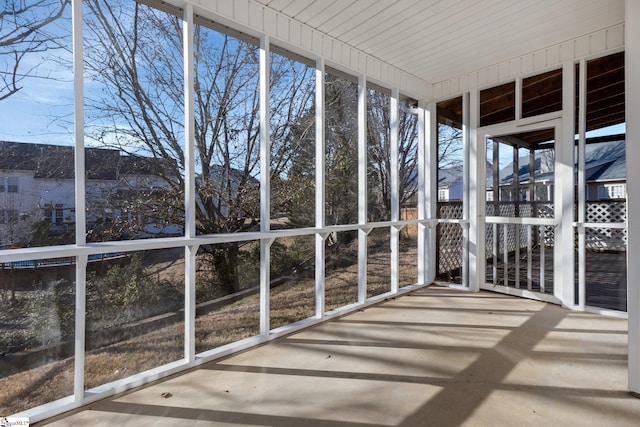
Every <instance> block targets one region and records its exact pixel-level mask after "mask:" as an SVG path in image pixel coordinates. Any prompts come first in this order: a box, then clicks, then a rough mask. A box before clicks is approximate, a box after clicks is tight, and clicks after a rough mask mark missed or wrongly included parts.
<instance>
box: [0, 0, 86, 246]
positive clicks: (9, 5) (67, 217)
mask: <svg viewBox="0 0 640 427" xmlns="http://www.w3.org/2000/svg"><path fill="white" fill-rule="evenodd" d="M3 6H4V7H3V12H7V13H3V16H2V20H1V23H0V26H1V28H2V31H1V32H2V34H0V58H2V60H0V117H1V119H0V120H1V122H2V125H1V126H0V248H7V247H29V246H49V245H58V244H68V243H73V242H74V241H75V189H74V176H75V171H74V148H73V144H74V138H73V131H74V129H73V120H72V116H73V93H74V91H73V70H72V55H71V52H72V40H71V7H70V4H69V3H67V2H59V1H49V0H47V1H39V2H24V1H18V0H9V1H7V2H4V3H3ZM47 209H51V214H50V215H49V216H47Z"/></svg>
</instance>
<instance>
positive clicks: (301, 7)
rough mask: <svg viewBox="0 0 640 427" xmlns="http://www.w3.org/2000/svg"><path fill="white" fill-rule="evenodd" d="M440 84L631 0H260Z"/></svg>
mask: <svg viewBox="0 0 640 427" xmlns="http://www.w3.org/2000/svg"><path fill="white" fill-rule="evenodd" d="M257 1H258V2H259V3H261V4H263V5H264V6H266V7H268V8H272V9H273V10H276V11H278V12H279V13H282V14H283V15H285V16H288V17H290V18H292V19H294V20H296V21H299V22H300V23H302V24H304V25H307V26H309V27H311V28H314V29H315V30H317V31H319V32H321V33H324V34H327V35H328V36H330V37H333V38H335V39H338V40H340V41H341V42H343V43H346V44H347V45H350V46H353V47H354V48H356V49H358V50H361V51H363V52H365V53H367V54H369V55H371V56H373V57H376V58H378V59H380V60H381V61H383V62H386V63H389V64H390V65H393V66H395V67H398V68H400V69H402V70H404V71H406V72H408V73H410V74H413V75H415V76H417V77H419V78H421V79H423V80H426V81H428V82H432V83H436V82H440V81H443V80H447V79H450V78H452V77H455V76H460V75H464V74H468V73H472V72H474V71H477V70H479V69H483V68H485V67H489V66H492V65H493V64H499V63H503V62H505V61H508V60H510V59H513V58H517V57H519V56H521V55H524V54H528V53H531V52H536V51H539V50H541V49H545V48H547V47H551V46H555V45H557V44H560V43H564V42H566V41H569V40H573V39H575V38H578V37H582V36H585V35H588V34H591V33H593V32H596V31H599V30H603V29H606V28H610V27H614V26H617V25H619V24H620V23H622V22H624V0H606V1H603V0H439V1H438V0H257Z"/></svg>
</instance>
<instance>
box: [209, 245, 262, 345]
mask: <svg viewBox="0 0 640 427" xmlns="http://www.w3.org/2000/svg"><path fill="white" fill-rule="evenodd" d="M196 263H197V266H196V351H197V352H203V351H207V350H211V349H213V348H216V347H220V346H222V345H225V344H229V343H232V342H235V341H238V340H241V339H243V338H248V337H252V336H255V335H258V334H259V333H260V242H259V241H255V240H251V241H247V242H230V243H220V244H216V245H203V246H201V247H200V251H199V252H198V255H197V260H196Z"/></svg>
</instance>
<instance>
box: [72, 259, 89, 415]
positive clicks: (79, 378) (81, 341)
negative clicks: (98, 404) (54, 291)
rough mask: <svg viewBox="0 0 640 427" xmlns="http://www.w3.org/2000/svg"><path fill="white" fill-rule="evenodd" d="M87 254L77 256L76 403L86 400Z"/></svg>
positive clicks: (74, 389)
mask: <svg viewBox="0 0 640 427" xmlns="http://www.w3.org/2000/svg"><path fill="white" fill-rule="evenodd" d="M87 260H88V256H87V255H78V256H77V257H76V311H75V316H76V319H75V320H76V325H75V326H76V327H75V347H74V377H73V378H74V381H73V394H74V401H75V403H76V404H78V405H80V404H82V401H83V400H84V351H85V341H86V338H85V330H86V312H87V298H86V297H87Z"/></svg>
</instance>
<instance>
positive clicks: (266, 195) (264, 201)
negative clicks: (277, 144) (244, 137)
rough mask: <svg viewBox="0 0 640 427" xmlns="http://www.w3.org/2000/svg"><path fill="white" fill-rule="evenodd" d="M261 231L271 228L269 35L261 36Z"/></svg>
mask: <svg viewBox="0 0 640 427" xmlns="http://www.w3.org/2000/svg"><path fill="white" fill-rule="evenodd" d="M259 102H260V108H259V110H260V231H262V232H267V231H269V230H270V228H271V227H270V224H269V221H270V219H271V213H270V211H271V185H270V184H271V179H270V177H271V173H269V169H270V167H271V149H270V146H271V144H270V133H269V36H266V35H265V36H262V37H260V101H259Z"/></svg>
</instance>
